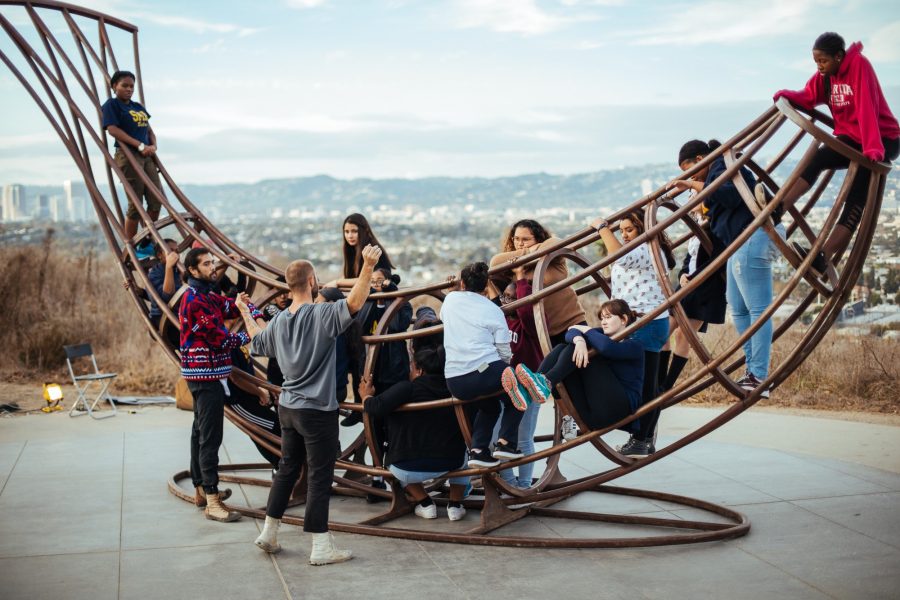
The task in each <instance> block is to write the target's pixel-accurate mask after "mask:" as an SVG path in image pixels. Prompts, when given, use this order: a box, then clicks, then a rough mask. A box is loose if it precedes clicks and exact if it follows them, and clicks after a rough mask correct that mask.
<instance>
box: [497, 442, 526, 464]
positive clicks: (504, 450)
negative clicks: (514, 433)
mask: <svg viewBox="0 0 900 600" xmlns="http://www.w3.org/2000/svg"><path fill="white" fill-rule="evenodd" d="M523 456H525V454H524V453H522V452H521V451H520V450H519V449H518V448H516V447H515V446H513V445H512V444H503V443H500V442H497V443H496V444H494V458H501V459H505V460H513V459H514V458H522V457H523Z"/></svg>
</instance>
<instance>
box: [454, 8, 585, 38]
mask: <svg viewBox="0 0 900 600" xmlns="http://www.w3.org/2000/svg"><path fill="white" fill-rule="evenodd" d="M456 7H457V11H458V18H457V26H458V27H460V28H462V29H478V28H483V29H490V30H492V31H496V32H498V33H521V34H523V35H542V34H545V33H550V32H551V31H555V30H557V29H559V28H560V27H562V26H564V25H565V24H566V23H567V22H569V21H571V20H572V19H569V18H564V17H560V16H556V15H552V14H550V13H548V12H545V11H544V10H542V9H541V8H540V7H538V6H537V3H536V2H535V1H534V0H457V2H456Z"/></svg>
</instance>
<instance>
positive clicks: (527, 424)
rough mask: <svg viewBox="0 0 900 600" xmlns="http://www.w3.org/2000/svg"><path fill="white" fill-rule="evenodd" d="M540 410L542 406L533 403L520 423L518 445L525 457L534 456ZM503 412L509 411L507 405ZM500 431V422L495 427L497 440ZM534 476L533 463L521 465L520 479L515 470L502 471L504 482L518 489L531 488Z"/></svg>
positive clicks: (501, 475)
mask: <svg viewBox="0 0 900 600" xmlns="http://www.w3.org/2000/svg"><path fill="white" fill-rule="evenodd" d="M540 409H541V405H540V404H538V403H536V402H532V403H531V404H529V405H528V408H527V409H526V410H525V412H523V413H522V420H521V421H520V422H519V439H518V440H517V441H516V445H517V447H518V448H519V450H521V451H522V454H524V455H525V456H528V455H530V454H534V432H535V430H536V429H537V421H538V411H539V410H540ZM503 410H507V408H506V406H505V405H504V407H503ZM517 412H518V411H517ZM499 429H500V424H499V422H498V423H497V425H496V426H495V427H494V439H495V440H496V439H497V438H498V437H499V435H498V434H499V431H498V430H499ZM533 475H534V463H533V462H532V463H528V464H524V465H519V476H518V477H516V474H515V472H514V471H513V469H503V470H502V471H500V477H501V478H502V479H503V481H505V482H506V483H508V484H509V485H512V486H515V487H518V488H527V487H531V478H532V477H533Z"/></svg>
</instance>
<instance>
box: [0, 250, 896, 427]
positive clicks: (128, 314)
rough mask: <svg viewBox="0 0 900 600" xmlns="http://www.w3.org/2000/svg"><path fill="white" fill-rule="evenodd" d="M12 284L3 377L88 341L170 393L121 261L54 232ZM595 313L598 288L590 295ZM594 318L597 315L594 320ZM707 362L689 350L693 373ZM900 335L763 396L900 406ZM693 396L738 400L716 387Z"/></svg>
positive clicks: (841, 350) (719, 345) (854, 343)
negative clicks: (63, 240) (59, 239)
mask: <svg viewBox="0 0 900 600" xmlns="http://www.w3.org/2000/svg"><path fill="white" fill-rule="evenodd" d="M0 289H2V290H4V294H3V310H2V311H0V331H3V332H4V342H5V343H4V347H5V349H6V352H4V353H3V354H2V355H0V356H2V359H0V378H2V380H4V381H6V382H13V383H15V382H21V383H26V382H27V383H30V382H33V381H40V380H42V379H44V380H50V379H53V380H57V381H67V380H68V374H67V372H66V370H65V357H64V355H63V351H62V346H63V345H65V344H75V343H81V342H90V343H91V344H92V345H93V347H94V351H95V352H96V353H97V360H98V362H99V364H100V367H101V369H103V370H112V371H116V372H118V373H119V378H118V380H117V381H116V384H115V386H116V390H118V391H129V392H132V393H146V394H160V393H171V391H172V389H173V386H174V382H175V380H176V379H177V377H178V369H177V367H175V366H174V365H172V364H171V363H170V362H169V361H168V360H167V359H166V358H165V357H164V355H163V353H162V352H161V351H160V350H159V348H157V346H156V345H155V343H154V342H153V341H152V339H151V338H150V336H149V334H148V333H147V331H146V330H145V328H144V326H143V323H142V321H141V320H140V319H139V318H138V315H137V313H136V312H135V308H134V306H133V305H132V303H131V301H130V300H129V298H128V296H127V294H126V292H125V291H124V290H123V289H122V278H121V275H120V273H119V270H118V267H117V266H116V264H115V261H114V260H113V258H112V257H111V256H109V254H108V253H106V252H105V251H103V252H100V253H99V255H98V253H97V251H96V250H92V249H90V248H87V247H84V248H79V247H75V248H72V247H65V248H63V247H61V246H60V244H58V243H56V242H55V241H54V240H53V236H52V233H51V234H49V235H48V237H47V238H46V239H45V240H44V243H43V244H42V245H37V246H21V247H11V248H0ZM584 305H585V307H586V308H587V309H588V312H589V314H590V315H593V314H595V313H596V310H597V306H598V305H599V302H598V301H597V299H596V297H594V298H585V299H584ZM592 321H593V319H592ZM802 334H803V328H802V325H799V324H798V325H797V326H796V327H795V329H794V330H793V331H791V332H789V333H788V334H787V335H786V336H784V337H783V338H782V339H781V340H779V341H778V342H777V343H776V344H775V346H774V348H773V357H772V364H773V366H775V365H777V364H779V362H780V361H781V360H782V359H783V358H784V357H785V356H786V355H787V354H788V352H790V350H791V349H792V348H794V346H795V345H796V343H797V342H798V341H799V339H800V337H801V336H802ZM734 335H735V334H734V330H733V328H732V327H731V326H730V325H724V326H713V327H711V328H710V332H709V333H708V334H706V335H705V336H704V337H703V340H704V343H705V344H706V345H707V348H709V350H710V351H712V352H713V353H717V352H720V351H722V350H723V349H724V348H725V347H726V345H727V344H729V343H730V342H731V341H732V340H733V339H734ZM698 367H699V361H697V360H696V359H695V358H692V359H691V362H690V363H689V364H688V367H687V369H685V372H686V373H690V372H691V371H692V370H693V369H696V368H698ZM898 387H900V344H898V342H897V341H896V340H888V339H882V338H879V337H876V336H859V337H857V336H846V335H841V334H839V333H838V332H837V330H833V331H831V332H829V334H828V335H827V336H826V337H825V339H824V340H822V342H821V343H820V344H819V346H818V347H817V348H816V349H815V351H814V352H813V353H812V355H811V356H810V357H809V358H808V359H807V360H806V361H805V362H804V363H803V364H802V365H801V366H800V368H799V369H797V371H795V372H794V373H793V374H792V375H791V376H790V378H789V379H788V380H787V381H786V382H785V383H784V384H783V385H782V386H781V387H780V388H779V389H778V390H777V391H776V392H775V393H774V394H773V395H772V398H771V399H770V400H768V401H763V404H768V405H777V406H788V407H795V408H815V409H822V410H837V411H861V412H875V413H885V414H898V413H900V400H898V396H900V395H898V394H897V389H898ZM691 402H702V403H710V402H714V403H716V402H731V399H730V398H727V397H726V395H725V394H723V393H722V392H721V390H719V389H718V388H715V387H714V388H712V389H711V390H708V391H706V392H704V393H702V394H699V395H698V396H697V397H696V398H694V399H692V400H691Z"/></svg>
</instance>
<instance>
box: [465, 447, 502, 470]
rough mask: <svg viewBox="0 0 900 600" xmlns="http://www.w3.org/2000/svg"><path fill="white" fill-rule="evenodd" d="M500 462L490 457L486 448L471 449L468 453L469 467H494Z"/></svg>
mask: <svg viewBox="0 0 900 600" xmlns="http://www.w3.org/2000/svg"><path fill="white" fill-rule="evenodd" d="M499 464H500V461H499V460H497V459H496V458H494V457H493V456H491V453H490V452H489V451H488V450H487V449H486V448H472V449H471V450H470V451H469V467H496V466H497V465H499Z"/></svg>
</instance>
